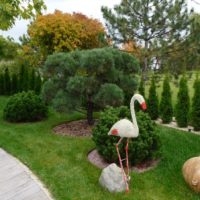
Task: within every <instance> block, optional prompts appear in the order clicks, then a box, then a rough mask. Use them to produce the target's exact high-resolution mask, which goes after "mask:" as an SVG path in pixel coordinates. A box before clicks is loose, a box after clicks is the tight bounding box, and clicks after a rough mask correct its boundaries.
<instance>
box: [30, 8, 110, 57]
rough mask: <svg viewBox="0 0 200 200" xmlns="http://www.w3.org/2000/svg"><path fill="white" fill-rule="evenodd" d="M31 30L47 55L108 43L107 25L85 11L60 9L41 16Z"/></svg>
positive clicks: (34, 38)
mask: <svg viewBox="0 0 200 200" xmlns="http://www.w3.org/2000/svg"><path fill="white" fill-rule="evenodd" d="M28 34H29V36H30V39H31V41H32V43H33V45H35V46H37V47H39V48H40V50H42V52H43V55H48V54H52V53H53V52H69V51H72V50H75V49H92V48H97V47H102V46H105V45H106V44H107V42H106V40H105V30H104V27H103V25H102V24H101V23H100V22H99V21H98V20H96V19H92V18H88V17H87V16H85V15H83V14H81V13H73V14H69V13H63V12H61V11H58V10H56V11H55V12H54V13H53V14H47V15H42V16H38V17H37V18H36V20H35V21H34V22H33V23H32V24H31V25H30V26H29V29H28Z"/></svg>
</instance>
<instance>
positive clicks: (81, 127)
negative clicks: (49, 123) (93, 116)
mask: <svg viewBox="0 0 200 200" xmlns="http://www.w3.org/2000/svg"><path fill="white" fill-rule="evenodd" d="M95 124H96V122H95ZM95 124H94V125H93V126H89V125H88V123H87V120H78V121H72V122H67V123H65V124H60V125H58V126H56V127H55V128H53V131H54V132H55V133H56V134H59V135H69V136H76V137H80V136H91V135H92V128H93V127H94V126H95Z"/></svg>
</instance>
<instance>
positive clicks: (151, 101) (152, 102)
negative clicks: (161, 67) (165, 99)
mask: <svg viewBox="0 0 200 200" xmlns="http://www.w3.org/2000/svg"><path fill="white" fill-rule="evenodd" d="M147 103H148V106H147V109H148V113H149V115H150V117H151V119H153V120H156V119H157V118H158V116H159V108H158V107H159V103H158V96H157V93H156V84H155V77H152V80H151V85H150V88H149V98H148V101H147Z"/></svg>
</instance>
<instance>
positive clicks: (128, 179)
mask: <svg viewBox="0 0 200 200" xmlns="http://www.w3.org/2000/svg"><path fill="white" fill-rule="evenodd" d="M128 142H129V139H127V141H126V147H125V150H126V168H127V181H130V176H129V161H128Z"/></svg>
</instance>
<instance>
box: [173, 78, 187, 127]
mask: <svg viewBox="0 0 200 200" xmlns="http://www.w3.org/2000/svg"><path fill="white" fill-rule="evenodd" d="M189 109H190V98H189V94H188V86H187V79H186V77H185V76H183V77H182V78H181V80H180V84H179V91H178V96H177V104H176V108H175V114H176V121H177V124H178V126H179V127H187V125H188V120H189Z"/></svg>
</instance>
